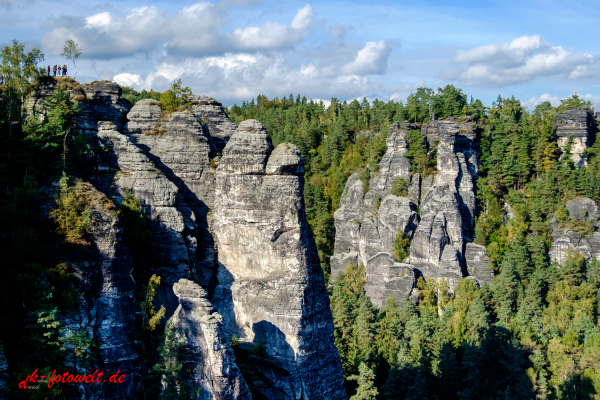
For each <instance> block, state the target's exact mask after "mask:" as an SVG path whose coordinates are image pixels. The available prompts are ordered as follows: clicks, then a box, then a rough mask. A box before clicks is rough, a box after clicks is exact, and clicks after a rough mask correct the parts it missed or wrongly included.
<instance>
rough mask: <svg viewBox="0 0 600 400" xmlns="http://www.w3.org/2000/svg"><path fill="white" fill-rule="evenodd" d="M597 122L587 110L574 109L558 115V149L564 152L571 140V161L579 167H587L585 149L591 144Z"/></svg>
mask: <svg viewBox="0 0 600 400" xmlns="http://www.w3.org/2000/svg"><path fill="white" fill-rule="evenodd" d="M596 125H597V123H596V120H595V119H594V116H593V115H592V113H590V112H589V111H588V110H587V109H586V108H584V107H579V108H572V109H570V110H566V111H564V112H562V113H560V114H557V115H556V136H557V144H558V147H560V149H561V150H562V151H563V152H564V151H566V149H567V145H568V143H569V140H570V139H572V143H571V160H572V161H573V163H574V164H575V165H576V166H577V167H578V168H581V167H582V166H585V165H587V156H586V155H585V149H587V148H588V146H589V145H590V144H591V140H592V138H593V135H594V131H595V128H596Z"/></svg>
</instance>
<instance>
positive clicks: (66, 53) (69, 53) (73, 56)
mask: <svg viewBox="0 0 600 400" xmlns="http://www.w3.org/2000/svg"><path fill="white" fill-rule="evenodd" d="M60 55H61V56H63V57H64V58H66V59H69V60H71V61H73V66H74V67H75V75H74V77H76V76H77V65H75V60H77V59H78V58H79V56H80V55H81V50H80V49H79V46H78V45H77V43H75V41H74V40H73V39H69V40H67V41H66V42H65V46H64V47H63V52H62V53H60Z"/></svg>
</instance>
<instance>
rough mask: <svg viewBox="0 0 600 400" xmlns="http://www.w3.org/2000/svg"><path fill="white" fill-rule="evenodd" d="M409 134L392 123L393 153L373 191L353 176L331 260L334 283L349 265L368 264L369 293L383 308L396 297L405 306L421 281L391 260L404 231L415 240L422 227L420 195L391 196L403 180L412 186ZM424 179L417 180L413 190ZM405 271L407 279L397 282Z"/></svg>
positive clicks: (389, 151)
mask: <svg viewBox="0 0 600 400" xmlns="http://www.w3.org/2000/svg"><path fill="white" fill-rule="evenodd" d="M406 134H407V132H406V130H405V129H400V126H399V124H398V123H396V124H394V125H392V127H391V128H390V130H389V132H388V137H387V141H386V144H387V151H386V153H385V154H384V155H383V157H382V159H381V162H380V165H379V170H378V173H377V174H375V175H374V176H373V177H372V179H371V181H370V183H369V190H368V192H367V193H363V183H362V182H361V181H360V180H359V179H358V174H356V173H355V174H352V176H350V178H349V179H348V182H347V183H346V187H345V188H344V192H343V194H342V201H341V203H340V208H339V209H338V210H337V211H336V212H335V214H334V217H335V226H336V241H335V252H334V256H333V257H332V258H331V260H330V265H331V276H332V279H335V278H336V277H337V275H338V274H339V273H340V272H343V271H344V269H345V267H346V265H348V264H363V265H365V266H366V269H367V286H366V291H367V294H368V295H369V296H370V297H371V300H372V301H373V302H374V303H375V304H377V305H379V306H383V304H385V298H386V297H387V296H388V295H395V296H396V298H397V300H398V301H399V302H401V301H402V299H403V298H404V295H405V294H409V293H410V291H411V289H412V286H413V285H412V284H413V283H414V281H415V275H414V272H413V271H412V269H411V268H410V267H409V266H407V265H405V264H399V263H396V262H395V261H394V259H393V258H392V257H391V253H392V252H393V246H394V239H395V238H396V236H397V235H398V232H400V233H401V234H403V235H404V236H405V237H407V238H412V237H413V232H414V230H415V228H416V226H417V204H418V197H417V196H415V195H414V194H412V193H411V194H410V195H409V197H399V196H396V195H392V194H391V190H392V186H393V185H394V182H395V181H396V179H397V178H402V179H404V180H405V181H406V182H411V178H412V176H411V172H410V161H409V160H408V159H407V158H406V157H405V156H404V154H405V153H406V151H407V143H406ZM419 179H420V177H417V179H416V180H415V181H414V182H413V186H414V183H415V182H419ZM417 191H418V190H417ZM413 193H415V192H414V191H413ZM386 255H387V256H386ZM401 261H402V260H401ZM400 273H401V275H402V279H397V278H398V274H400ZM407 282H410V284H408V283H407ZM384 294H385V297H382V295H384Z"/></svg>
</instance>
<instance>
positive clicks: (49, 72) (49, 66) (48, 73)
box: [48, 65, 50, 76]
mask: <svg viewBox="0 0 600 400" xmlns="http://www.w3.org/2000/svg"><path fill="white" fill-rule="evenodd" d="M48 76H50V66H49V65H48Z"/></svg>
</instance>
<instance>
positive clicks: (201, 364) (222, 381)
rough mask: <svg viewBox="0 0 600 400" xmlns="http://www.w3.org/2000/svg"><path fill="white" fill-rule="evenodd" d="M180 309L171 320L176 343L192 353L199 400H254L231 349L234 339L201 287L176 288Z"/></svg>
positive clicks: (185, 285) (183, 281) (185, 282)
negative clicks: (199, 393) (199, 390)
mask: <svg viewBox="0 0 600 400" xmlns="http://www.w3.org/2000/svg"><path fill="white" fill-rule="evenodd" d="M173 290H174V292H175V295H176V296H177V297H178V298H179V307H177V310H176V311H175V313H174V314H173V316H172V317H171V319H169V322H168V323H167V325H168V326H170V327H172V328H173V329H174V331H175V335H176V341H177V342H178V343H181V344H183V345H184V346H185V348H186V349H187V350H189V352H190V358H188V359H186V360H180V361H181V362H183V363H184V364H188V366H189V368H190V369H191V370H192V377H191V379H190V382H188V384H189V385H190V386H191V387H192V388H200V389H202V390H201V395H200V397H198V399H213V398H214V399H216V400H234V399H239V400H243V399H251V398H252V396H251V395H250V391H249V389H248V386H247V385H246V382H245V381H244V378H243V377H242V375H241V373H240V370H239V368H238V367H237V365H236V363H235V356H234V354H233V349H232V348H231V340H230V335H229V334H228V333H227V332H226V331H225V329H224V328H223V317H222V316H221V315H220V314H219V313H217V312H216V311H215V309H214V307H213V306H212V304H211V303H210V301H208V299H207V293H206V291H205V290H204V289H202V288H201V287H200V286H199V285H198V284H196V283H194V282H192V281H190V280H187V279H181V280H180V281H179V282H177V283H175V284H174V285H173Z"/></svg>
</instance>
